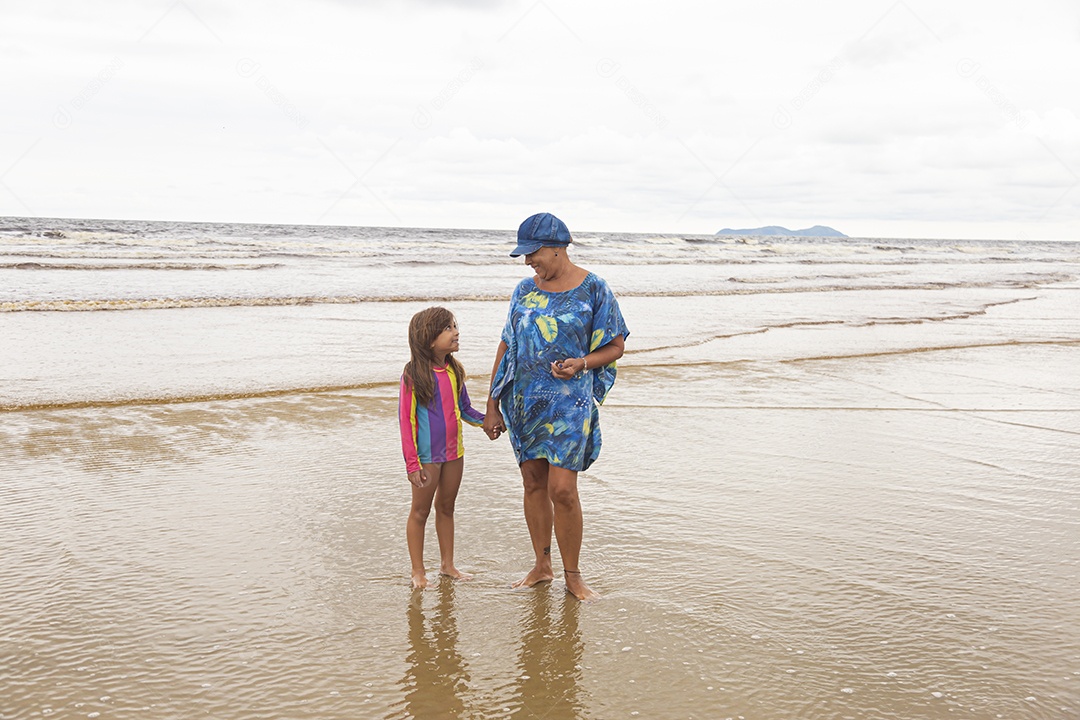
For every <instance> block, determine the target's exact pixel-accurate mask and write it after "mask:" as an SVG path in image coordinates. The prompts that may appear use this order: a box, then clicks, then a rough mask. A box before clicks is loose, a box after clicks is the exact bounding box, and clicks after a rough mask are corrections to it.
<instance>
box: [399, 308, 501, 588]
mask: <svg viewBox="0 0 1080 720" xmlns="http://www.w3.org/2000/svg"><path fill="white" fill-rule="evenodd" d="M457 349H458V326H457V321H456V320H455V319H454V316H453V314H452V313H451V312H450V311H449V310H447V309H446V308H441V307H432V308H428V309H427V310H422V311H420V312H418V313H416V315H413V318H412V320H411V321H410V322H409V350H410V352H411V353H412V359H411V360H410V361H409V362H408V363H407V364H406V365H405V371H404V372H403V373H402V375H401V394H400V396H399V399H398V420H399V422H400V425H401V450H402V453H403V454H404V455H405V470H406V472H408V473H409V482H410V483H412V509H411V510H410V511H409V520H408V522H407V523H406V526H405V536H406V538H408V541H409V559H410V560H411V562H412V585H413V587H414V588H425V587H427V582H428V581H427V574H426V573H425V571H424V527H425V525H426V524H427V518H428V514H429V513H430V512H431V503H432V500H434V501H435V534H436V535H438V537H439V554H440V555H441V556H442V562H441V564H440V566H439V573H440V574H441V575H448V576H450V577H452V578H458V579H468V578H470V577H472V576H471V575H468V574H466V573H463V572H461V571H460V570H458V569H457V568H456V567H454V501H455V500H456V499H457V493H458V488H459V487H460V486H461V472H462V469H463V468H464V464H465V461H464V458H463V457H462V452H463V450H462V444H461V421H462V420H464V421H465V422H467V423H469V424H470V425H475V426H478V427H479V426H481V425H483V422H484V415H483V413H480V412H478V411H476V410H474V409H473V407H472V404H471V403H470V402H469V393H468V391H466V390H465V370H464V369H463V368H462V367H461V363H459V362H458V361H457V359H456V358H455V357H454V356H453V352H454V351H455V350H457Z"/></svg>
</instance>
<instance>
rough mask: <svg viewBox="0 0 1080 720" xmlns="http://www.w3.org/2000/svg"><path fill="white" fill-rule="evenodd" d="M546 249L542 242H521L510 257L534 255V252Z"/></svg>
mask: <svg viewBox="0 0 1080 720" xmlns="http://www.w3.org/2000/svg"><path fill="white" fill-rule="evenodd" d="M542 247H544V243H542V242H536V241H533V242H519V243H518V244H517V247H516V248H514V249H513V250H511V251H510V257H521V256H522V255H532V254H533V253H534V252H536V251H537V250H539V249H540V248H542Z"/></svg>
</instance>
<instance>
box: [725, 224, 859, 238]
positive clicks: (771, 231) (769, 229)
mask: <svg viewBox="0 0 1080 720" xmlns="http://www.w3.org/2000/svg"><path fill="white" fill-rule="evenodd" d="M716 234H717V235H782V236H784V237H841V238H846V237H847V235H845V234H844V233H842V232H840V231H839V230H833V229H832V228H831V227H828V226H826V225H815V226H814V227H809V228H806V229H805V230H788V229H787V228H786V227H780V226H779V225H766V226H765V227H759V228H747V229H745V230H733V229H732V228H724V229H723V230H721V231H720V232H718V233H716Z"/></svg>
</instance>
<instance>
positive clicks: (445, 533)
mask: <svg viewBox="0 0 1080 720" xmlns="http://www.w3.org/2000/svg"><path fill="white" fill-rule="evenodd" d="M464 468H465V459H464V458H458V459H457V460H451V461H449V462H444V463H443V465H442V473H441V474H440V476H439V489H438V490H437V491H436V492H435V534H436V535H438V537H439V556H440V557H441V562H440V564H439V574H440V575H449V576H450V577H452V578H457V579H458V580H468V579H470V578H471V577H472V575H470V574H468V573H463V572H461V571H460V570H458V569H457V568H456V567H454V502H455V501H456V500H457V494H458V489H459V488H460V487H461V474H462V472H463V470H464Z"/></svg>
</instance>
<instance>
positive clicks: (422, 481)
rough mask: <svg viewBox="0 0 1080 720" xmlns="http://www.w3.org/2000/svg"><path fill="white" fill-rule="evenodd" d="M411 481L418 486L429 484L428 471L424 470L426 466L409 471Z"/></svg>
mask: <svg viewBox="0 0 1080 720" xmlns="http://www.w3.org/2000/svg"><path fill="white" fill-rule="evenodd" d="M409 482H411V483H412V484H413V485H415V486H416V487H424V485H426V484H427V473H426V472H424V468H420V469H419V470H416V471H414V472H411V473H409Z"/></svg>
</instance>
